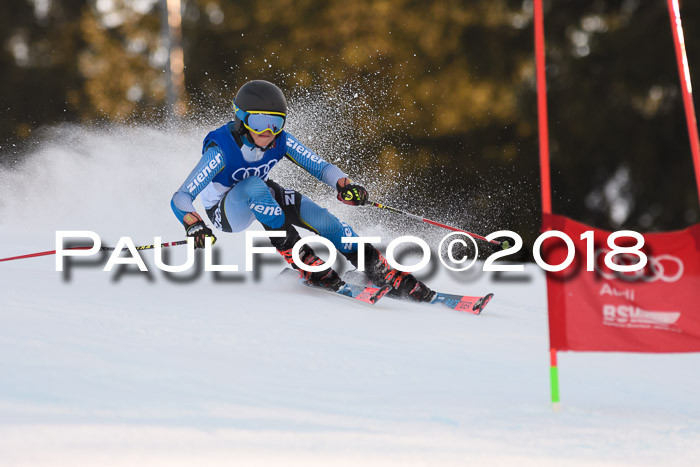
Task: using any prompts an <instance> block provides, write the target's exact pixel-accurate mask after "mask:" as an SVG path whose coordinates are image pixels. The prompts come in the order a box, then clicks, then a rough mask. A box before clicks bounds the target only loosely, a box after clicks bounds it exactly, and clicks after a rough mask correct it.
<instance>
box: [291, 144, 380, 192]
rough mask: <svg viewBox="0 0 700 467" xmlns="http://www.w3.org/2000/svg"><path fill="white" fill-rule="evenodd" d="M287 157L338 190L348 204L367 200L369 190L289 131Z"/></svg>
mask: <svg viewBox="0 0 700 467" xmlns="http://www.w3.org/2000/svg"><path fill="white" fill-rule="evenodd" d="M287 157H288V158H289V159H291V160H292V161H293V162H294V163H295V164H297V165H299V166H301V167H302V168H303V169H304V170H306V171H307V172H309V173H310V174H311V175H313V176H314V177H316V178H317V179H319V180H320V181H322V182H323V183H325V184H327V185H328V186H330V187H332V188H334V189H336V190H337V191H338V199H339V200H340V201H342V202H343V203H346V204H351V205H361V204H365V203H366V202H367V190H365V189H364V188H363V187H362V186H360V185H357V184H355V183H353V182H352V180H350V179H349V178H348V176H347V175H346V174H345V172H343V171H342V170H340V169H339V168H338V167H337V166H336V165H334V164H331V163H330V162H328V161H326V160H324V159H323V158H321V156H319V155H318V154H316V153H315V152H313V151H312V150H311V149H308V148H307V147H305V146H304V145H302V144H301V143H299V141H298V140H297V139H296V138H295V137H294V136H292V135H290V134H289V133H287Z"/></svg>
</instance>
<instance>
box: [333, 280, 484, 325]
mask: <svg viewBox="0 0 700 467" xmlns="http://www.w3.org/2000/svg"><path fill="white" fill-rule="evenodd" d="M346 278H347V279H349V280H350V281H352V282H355V283H359V284H369V285H371V284H370V283H369V282H368V281H367V278H366V277H365V275H364V274H363V273H361V272H358V271H348V272H347V273H345V275H344V276H343V280H345V279H346ZM387 296H388V297H390V298H393V299H398V300H406V299H405V298H403V297H397V296H395V295H392V294H389V295H387ZM492 298H493V294H492V293H490V294H486V295H484V296H482V297H479V296H476V297H472V296H469V295H454V294H448V293H442V292H435V297H433V299H432V300H431V301H430V302H428V303H429V304H430V305H438V304H439V305H443V306H446V307H448V308H450V309H452V310H455V311H466V312H467V313H472V314H475V315H480V314H481V312H482V311H484V308H485V307H486V305H487V304H488V303H489V302H490V301H491V299H492Z"/></svg>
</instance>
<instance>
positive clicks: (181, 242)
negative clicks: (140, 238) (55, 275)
mask: <svg viewBox="0 0 700 467" xmlns="http://www.w3.org/2000/svg"><path fill="white" fill-rule="evenodd" d="M186 243H187V240H178V241H176V242H169V243H161V244H160V246H161V247H169V246H177V245H185V244H186ZM155 247H156V246H155V245H140V246H137V247H136V249H137V250H151V249H153V248H155ZM89 249H90V247H89V246H75V247H72V248H66V251H68V250H89ZM100 250H101V251H111V250H114V248H113V247H110V246H103V247H100ZM55 254H56V250H49V251H40V252H38V253H29V254H27V255H22V256H13V257H11V258H0V262H2V261H12V260H15V259H25V258H35V257H37V256H47V255H55Z"/></svg>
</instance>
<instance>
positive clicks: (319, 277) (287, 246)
mask: <svg viewBox="0 0 700 467" xmlns="http://www.w3.org/2000/svg"><path fill="white" fill-rule="evenodd" d="M286 230H287V236H286V237H284V238H281V239H280V238H279V237H278V238H273V239H271V241H272V244H273V245H274V246H275V248H277V251H278V252H279V254H281V255H282V257H283V258H284V260H285V261H286V262H287V263H289V264H290V265H291V266H292V267H293V268H294V269H296V270H297V271H299V275H300V277H301V278H302V279H304V280H305V281H307V282H309V283H310V284H312V285H315V286H318V287H323V288H325V289H330V290H333V291H337V290H339V289H340V288H341V287H342V286H343V285H345V282H343V280H342V279H341V278H340V276H339V275H338V273H337V272H335V271H334V270H333V268H328V269H324V270H323V271H317V272H309V271H304V270H303V269H301V268H299V266H297V265H296V264H295V263H294V260H293V259H292V248H293V247H294V245H295V244H296V242H297V241H299V240H300V239H301V237H300V236H299V233H298V232H297V231H296V229H294V228H293V227H291V226H289V228H287V229H286ZM299 258H300V259H301V261H302V262H303V263H304V264H306V265H309V266H318V265H321V264H323V262H324V261H323V260H322V259H321V258H319V257H318V256H316V254H315V253H314V250H312V249H311V247H310V246H309V245H304V246H302V247H301V249H300V250H299Z"/></svg>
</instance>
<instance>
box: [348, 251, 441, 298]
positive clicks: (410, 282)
mask: <svg viewBox="0 0 700 467" xmlns="http://www.w3.org/2000/svg"><path fill="white" fill-rule="evenodd" d="M349 259H350V258H349ZM351 262H352V259H351ZM355 266H357V265H356V264H355ZM365 274H366V275H367V278H368V279H369V280H370V281H371V282H372V283H373V284H374V285H375V286H378V287H381V286H384V285H387V284H388V285H391V286H392V290H391V291H390V292H389V295H394V296H398V297H408V298H409V299H411V300H414V301H417V302H430V301H432V300H433V298H434V297H435V292H434V291H432V290H430V288H429V287H428V286H427V285H425V284H424V283H423V282H421V281H419V280H418V279H416V278H415V277H414V276H413V274H411V273H408V272H402V271H399V270H397V269H394V268H392V267H391V266H390V265H389V263H388V262H387V260H386V258H384V256H382V254H381V253H380V252H379V251H378V250H377V249H376V248H374V247H373V246H372V245H366V246H365Z"/></svg>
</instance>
